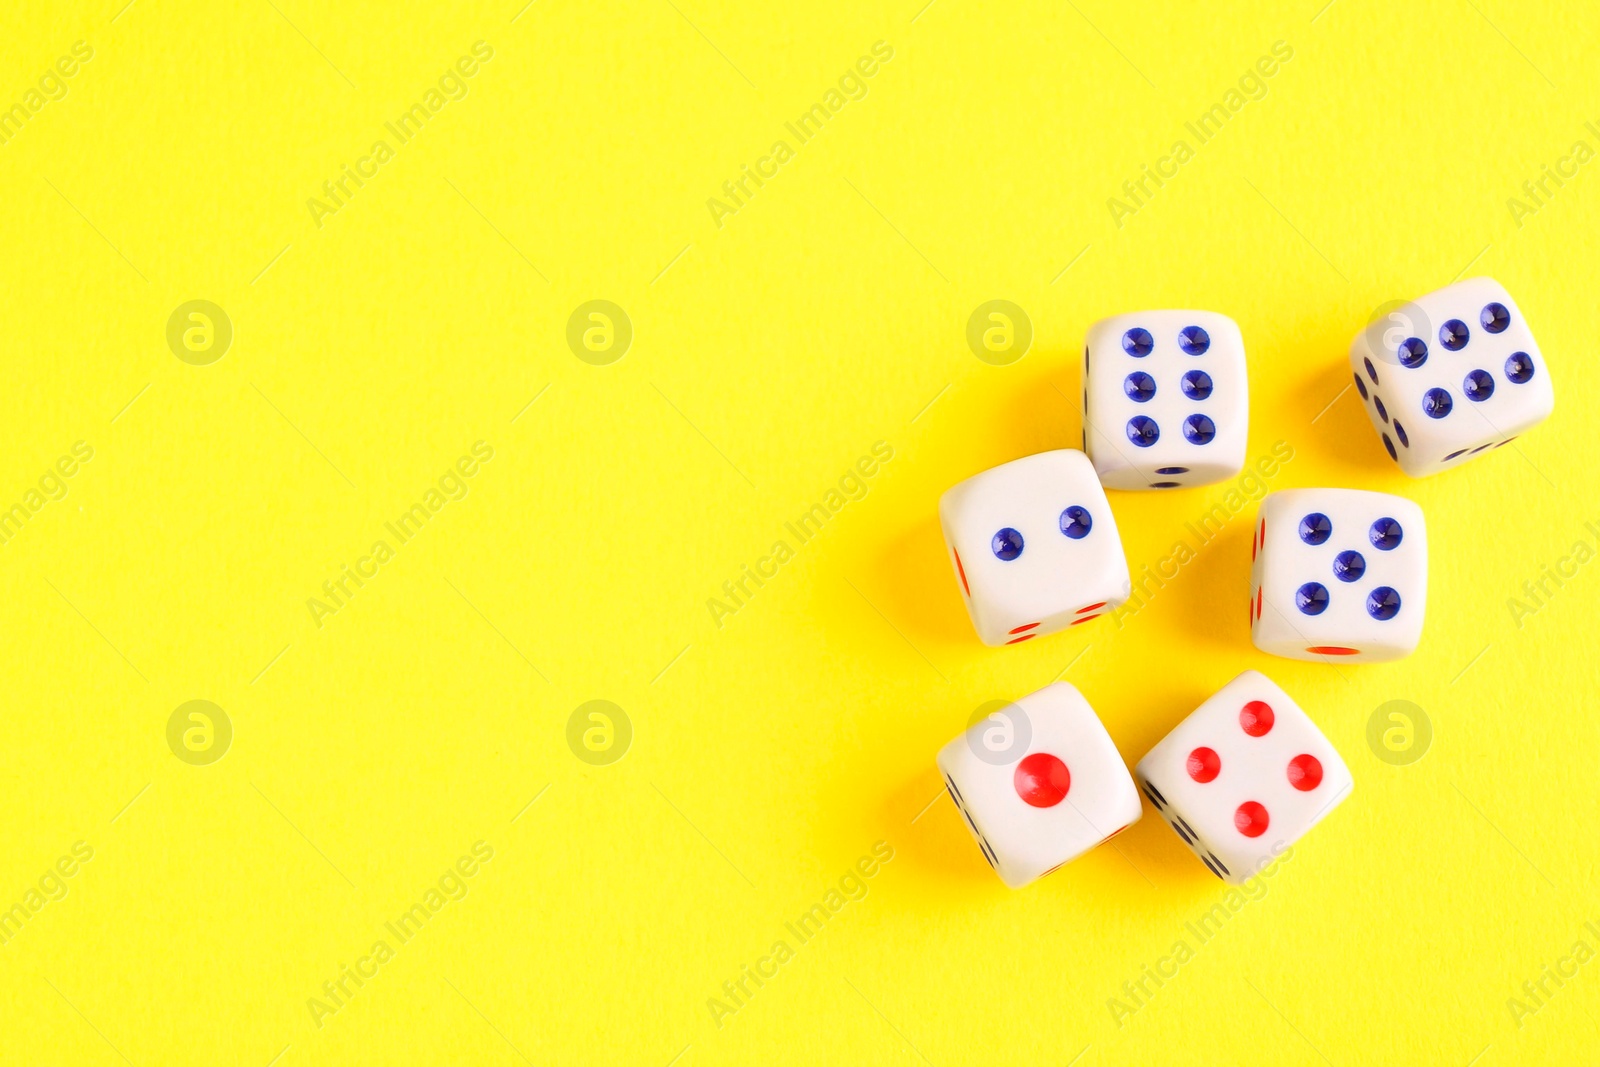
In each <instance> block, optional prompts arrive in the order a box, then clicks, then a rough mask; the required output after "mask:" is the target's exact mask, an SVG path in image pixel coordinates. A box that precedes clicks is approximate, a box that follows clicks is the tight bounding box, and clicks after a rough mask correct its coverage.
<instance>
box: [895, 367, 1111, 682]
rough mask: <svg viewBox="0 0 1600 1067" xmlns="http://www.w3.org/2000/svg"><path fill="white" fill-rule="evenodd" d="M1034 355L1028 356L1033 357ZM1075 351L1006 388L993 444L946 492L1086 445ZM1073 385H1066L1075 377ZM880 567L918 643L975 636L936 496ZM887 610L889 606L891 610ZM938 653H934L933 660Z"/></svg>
mask: <svg viewBox="0 0 1600 1067" xmlns="http://www.w3.org/2000/svg"><path fill="white" fill-rule="evenodd" d="M1031 358H1033V357H1030V359H1031ZM1074 358H1075V357H1074V356H1073V355H1072V353H1070V352H1067V353H1059V352H1052V353H1050V354H1049V355H1048V356H1047V357H1046V358H1045V359H1043V360H1041V364H1040V365H1041V369H1040V370H1039V371H1038V372H1036V373H1034V374H1032V375H1031V376H1030V377H1028V378H1027V379H1026V380H1024V381H1022V382H1021V383H1020V384H1018V385H1017V386H1016V387H1015V388H1012V389H1009V390H1008V391H1007V393H1006V400H1005V404H1004V415H1003V417H1002V418H1001V419H1000V420H999V424H998V425H997V426H995V427H994V432H993V433H992V434H989V435H986V440H987V441H988V444H987V446H986V447H984V448H983V449H982V450H981V451H978V452H976V453H975V454H974V456H973V457H972V458H971V460H970V461H969V462H963V463H961V464H959V465H958V466H957V467H956V468H955V471H954V473H953V474H952V476H951V478H950V482H949V484H948V485H945V486H942V487H941V489H940V492H941V493H942V492H943V491H944V489H948V488H949V487H950V486H953V485H956V484H958V483H959V482H961V481H964V480H965V479H967V478H970V477H972V476H973V475H976V474H979V473H981V472H983V471H985V470H988V469H990V468H992V467H996V466H999V465H1000V464H1002V463H1009V462H1010V461H1011V460H1014V459H1021V458H1023V457H1024V456H1031V455H1034V454H1035V453H1038V452H1048V451H1052V450H1055V449H1062V448H1071V449H1076V448H1078V447H1079V446H1080V444H1081V443H1082V412H1081V411H1080V409H1079V407H1078V401H1077V400H1075V399H1073V397H1074V396H1075V392H1074V390H1076V389H1078V388H1080V385H1079V375H1078V374H1077V373H1076V372H1075V370H1074V363H1073V361H1074ZM1069 380H1070V382H1071V384H1070V385H1068V384H1063V383H1064V382H1067V381H1069ZM876 562H877V573H878V577H879V580H880V582H881V584H882V586H883V587H884V588H885V589H886V590H887V591H888V593H889V595H890V597H891V598H892V599H891V603H892V605H893V608H894V610H892V611H889V614H890V615H891V616H892V617H893V618H894V619H895V620H896V622H897V624H900V625H903V626H905V627H906V629H907V631H908V633H909V634H910V635H911V638H912V640H913V641H914V642H916V643H918V644H921V643H922V641H923V640H928V641H931V642H933V643H934V644H935V645H965V644H968V643H970V642H971V641H973V640H975V637H974V635H973V632H972V624H971V622H970V621H969V619H968V617H967V613H966V609H965V605H964V603H963V602H962V599H961V589H960V583H959V579H958V578H957V577H956V574H955V569H954V565H953V563H952V561H951V559H950V553H949V550H948V548H947V547H946V546H945V543H944V534H943V532H942V531H941V530H940V528H939V501H938V497H937V496H935V497H933V498H932V499H931V500H929V501H928V507H927V509H926V511H925V513H924V514H923V515H922V516H921V518H920V519H919V521H918V522H917V523H916V524H915V525H914V526H912V527H910V528H908V529H906V530H905V531H904V532H903V533H902V534H901V536H899V537H897V538H895V539H894V540H893V541H892V542H890V543H889V544H888V545H887V546H885V548H884V550H883V552H882V553H881V554H880V555H879V557H878V559H877V561H876ZM886 610H888V609H886ZM938 658H939V657H937V656H935V657H934V659H935V661H937V660H938Z"/></svg>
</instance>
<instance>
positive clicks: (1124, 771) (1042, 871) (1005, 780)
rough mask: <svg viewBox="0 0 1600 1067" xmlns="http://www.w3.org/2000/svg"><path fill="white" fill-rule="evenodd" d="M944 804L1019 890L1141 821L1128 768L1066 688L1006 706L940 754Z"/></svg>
mask: <svg viewBox="0 0 1600 1067" xmlns="http://www.w3.org/2000/svg"><path fill="white" fill-rule="evenodd" d="M938 762H939V773H940V774H942V775H944V780H945V784H946V785H947V786H948V787H949V789H950V799H951V800H953V801H954V802H955V805H956V808H957V809H958V810H959V811H960V812H961V816H962V818H963V820H964V821H965V822H966V824H967V828H968V829H969V830H971V831H972V836H973V837H974V838H975V839H976V840H977V842H978V849H979V851H981V852H982V853H983V857H984V859H986V860H988V861H989V865H990V866H991V867H993V868H994V869H995V873H996V874H998V875H999V876H1000V880H1001V881H1003V882H1005V884H1006V885H1008V886H1010V887H1011V888H1012V889H1021V888H1022V887H1023V886H1025V885H1027V884H1028V883H1029V882H1031V881H1033V880H1034V879H1035V878H1039V877H1041V876H1043V875H1046V874H1049V873H1050V872H1051V871H1053V870H1055V869H1056V868H1057V867H1059V866H1061V865H1062V864H1063V863H1066V862H1068V861H1069V860H1072V859H1076V858H1077V857H1078V856H1081V855H1082V854H1083V853H1085V852H1087V851H1089V850H1090V849H1091V848H1093V847H1094V846H1096V845H1098V844H1099V843H1100V842H1102V841H1105V840H1107V839H1108V838H1111V837H1114V836H1115V835H1116V834H1118V833H1120V832H1121V831H1122V830H1125V829H1127V827H1128V826H1130V825H1132V824H1133V823H1136V822H1138V821H1139V816H1140V815H1141V814H1143V809H1142V807H1141V805H1140V803H1139V791H1138V790H1137V789H1135V788H1134V785H1133V779H1132V777H1130V776H1129V774H1128V768H1127V767H1126V766H1124V765H1123V762H1122V757H1121V756H1120V755H1119V754H1118V753H1117V747H1116V746H1115V745H1113V744H1112V743H1111V738H1110V736H1109V735H1107V733H1106V728H1105V727H1104V726H1102V725H1101V724H1100V720H1099V718H1098V717H1096V715H1095V713H1094V709H1093V708H1091V707H1090V706H1089V702H1088V701H1087V700H1085V699H1084V698H1083V694H1082V693H1080V692H1078V690H1077V689H1076V688H1075V687H1073V686H1072V685H1069V684H1068V683H1066V682H1056V683H1055V684H1053V685H1047V686H1045V687H1044V688H1043V689H1041V690H1039V691H1038V692H1037V693H1030V694H1029V695H1027V696H1025V697H1023V698H1022V699H1021V700H1018V701H1015V702H1013V703H1011V704H1008V705H1006V706H1005V707H1004V708H1003V709H1001V710H1000V711H997V712H995V713H994V714H993V715H991V716H989V717H988V718H986V719H983V720H981V721H979V722H978V723H976V724H974V725H973V726H972V727H971V728H970V729H968V730H966V731H965V732H963V733H962V734H961V735H960V736H958V737H957V738H956V739H955V740H953V741H951V742H950V743H949V744H947V745H945V746H944V748H942V749H940V750H939V761H938Z"/></svg>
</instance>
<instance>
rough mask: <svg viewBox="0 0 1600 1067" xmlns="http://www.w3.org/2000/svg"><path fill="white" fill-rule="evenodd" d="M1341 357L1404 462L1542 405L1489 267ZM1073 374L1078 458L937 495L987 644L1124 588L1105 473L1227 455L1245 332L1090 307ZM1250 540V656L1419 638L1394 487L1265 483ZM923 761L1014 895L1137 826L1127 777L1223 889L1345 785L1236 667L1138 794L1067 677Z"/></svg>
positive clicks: (1048, 456) (1142, 773)
mask: <svg viewBox="0 0 1600 1067" xmlns="http://www.w3.org/2000/svg"><path fill="white" fill-rule="evenodd" d="M1468 323H1475V325H1472V326H1469V325H1468ZM1435 324H1436V325H1435ZM1350 364H1351V369H1352V371H1353V373H1354V376H1355V387H1356V390H1357V392H1358V393H1359V394H1360V396H1361V399H1362V402H1363V404H1364V405H1365V406H1366V410H1367V412H1368V414H1369V416H1370V417H1371V419H1372V424H1373V426H1374V428H1376V430H1377V431H1378V434H1379V436H1380V438H1381V439H1382V441H1383V444H1384V447H1385V449H1386V450H1387V451H1388V453H1389V455H1390V457H1391V458H1393V459H1394V460H1395V461H1396V462H1397V463H1398V464H1399V465H1400V467H1401V469H1402V470H1404V471H1405V473H1407V474H1409V475H1411V476H1412V477H1419V478H1420V477H1423V476H1425V475H1429V474H1433V473H1436V472H1438V471H1441V470H1444V469H1446V468H1449V467H1453V466H1458V465H1460V463H1461V462H1463V461H1465V460H1466V459H1469V458H1471V457H1472V456H1475V455H1478V454H1479V453H1482V452H1484V451H1486V450H1488V449H1490V448H1492V447H1497V446H1500V445H1504V444H1508V443H1510V441H1511V440H1512V439H1513V438H1515V437H1516V436H1518V435H1519V434H1521V433H1523V432H1524V431H1526V430H1528V429H1530V428H1531V427H1533V426H1534V425H1536V424H1537V423H1539V422H1541V421H1542V420H1543V419H1544V418H1545V417H1547V416H1548V415H1549V414H1550V412H1551V409H1552V408H1553V407H1554V394H1553V392H1552V390H1551V384H1550V376H1549V373H1548V370H1547V368H1546V367H1545V365H1544V360H1543V356H1542V354H1541V353H1540V352H1539V348H1538V346H1537V344H1535V342H1534V339H1533V335H1532V333H1531V332H1530V331H1529V330H1528V328H1527V325H1526V323H1525V322H1524V321H1523V318H1522V314H1521V312H1520V311H1519V310H1518V308H1517V305H1516V303H1515V302H1514V301H1512V299H1511V296H1510V294H1509V293H1507V292H1506V290H1505V288H1504V287H1503V286H1501V285H1500V284H1499V283H1497V282H1495V281H1493V280H1492V279H1489V278H1474V279H1470V280H1468V281H1464V282H1460V283H1457V284H1454V285H1450V286H1447V287H1446V288H1443V289H1440V290H1438V291H1436V292H1433V293H1430V294H1428V295H1427V296H1424V297H1421V298H1420V299H1418V300H1415V301H1412V302H1410V303H1407V304H1402V305H1398V306H1397V307H1395V308H1394V309H1393V310H1391V311H1389V312H1388V313H1387V314H1386V315H1384V316H1382V317H1380V318H1378V319H1377V320H1375V321H1374V322H1372V323H1370V324H1369V325H1368V326H1367V327H1366V328H1365V329H1363V330H1362V331H1361V332H1360V333H1359V334H1357V335H1356V338H1355V340H1354V341H1353V342H1352V343H1351V346H1350ZM1083 375H1084V380H1083V446H1084V447H1083V451H1077V450H1073V449H1062V450H1059V451H1053V452H1041V453H1039V454H1037V455H1033V456H1027V457H1025V458H1023V459H1018V460H1014V461H1012V462H1010V463H1005V464H1002V465H1000V466H998V467H994V468H992V469H990V470H988V471H985V472H983V473H982V474H978V475H976V476H974V477H972V478H969V479H967V480H966V481H964V482H962V483H961V484H959V485H957V486H955V487H954V488H952V489H950V490H949V491H947V492H946V493H945V494H944V495H943V497H941V498H940V501H939V519H940V525H941V527H942V528H943V531H944V538H945V543H946V545H947V546H948V548H949V550H950V556H951V563H952V565H953V567H954V570H955V575H956V579H957V581H958V583H959V585H960V589H961V595H962V598H963V600H964V601H965V603H966V606H967V611H968V614H969V615H970V616H971V618H972V624H973V627H974V628H975V629H976V630H977V632H978V636H979V638H981V639H982V640H983V642H984V643H985V644H988V645H1015V644H1020V643H1022V642H1024V641H1028V640H1031V639H1033V638H1035V637H1038V636H1040V635H1042V634H1048V633H1053V632H1055V631H1057V630H1062V629H1066V628H1068V627H1072V626H1079V625H1082V624H1084V623H1086V622H1089V621H1090V620H1092V619H1095V618H1098V617H1099V616H1100V615H1102V614H1104V613H1106V612H1108V611H1112V610H1115V609H1116V608H1117V607H1118V606H1119V605H1121V604H1122V603H1123V602H1125V601H1126V600H1127V599H1128V596H1129V594H1130V592H1131V583H1130V581H1129V575H1128V565H1127V561H1126V559H1125V558H1124V555H1123V551H1122V542H1121V540H1120V538H1119V537H1118V534H1117V526H1116V522H1115V520H1114V519H1113V517H1112V514H1111V508H1110V504H1109V503H1108V502H1107V500H1106V494H1105V489H1108V488H1109V489H1171V488H1177V487H1180V486H1194V485H1204V484H1207V483H1211V482H1216V481H1220V480H1222V479H1224V478H1231V477H1233V476H1235V475H1237V474H1238V473H1239V471H1240V470H1241V468H1242V467H1243V465H1244V459H1245V438H1246V426H1247V421H1248V418H1247V417H1248V402H1247V399H1246V375H1245V354H1244V341H1243V339H1242V337H1241V336H1240V332H1239V327H1238V325H1237V324H1236V323H1235V322H1234V321H1233V320H1232V319H1230V318H1228V317H1227V316H1225V315H1221V314H1217V313H1215V312H1205V311H1148V312H1135V313H1132V314H1127V315H1117V316H1114V317H1112V318H1109V319H1104V320H1102V321H1100V322H1098V323H1096V324H1094V325H1093V326H1092V327H1090V329H1089V334H1088V339H1087V343H1086V344H1085V347H1084V365H1083ZM1397 442H1398V447H1397ZM1250 554H1251V560H1252V566H1251V574H1250V602H1249V612H1250V629H1251V640H1252V641H1253V642H1254V643H1255V645H1256V647H1258V648H1260V649H1261V650H1262V651H1264V652H1269V653H1272V654H1274V655H1278V656H1285V657H1289V658H1293V659H1303V660H1312V661H1319V662H1380V661H1383V660H1392V659H1398V658H1400V657H1402V656H1405V655H1408V654H1409V653H1410V652H1411V651H1412V650H1413V649H1415V648H1416V646H1417V642H1418V640H1419V639H1420V638H1421V636H1422V622H1423V616H1424V613H1425V608H1426V601H1427V571H1428V547H1427V530H1426V527H1425V525H1424V523H1423V517H1422V509H1421V508H1420V507H1418V506H1417V505H1416V503H1414V502H1413V501H1410V500H1407V499H1405V498H1404V497H1399V496H1393V495H1390V494H1387V493H1376V492H1367V491H1363V490H1357V489H1293V490H1286V491H1281V492H1275V493H1271V494H1269V495H1268V496H1267V497H1266V498H1265V499H1264V500H1263V501H1262V504H1261V509H1260V513H1259V517H1258V519H1257V521H1256V522H1255V523H1254V524H1253V526H1252V530H1251V538H1250ZM938 763H939V769H940V771H941V772H942V774H943V775H944V779H945V783H946V785H947V786H948V787H949V792H950V797H951V799H952V800H953V801H954V802H955V804H956V807H957V808H958V809H959V810H960V812H961V813H962V815H963V816H964V817H965V820H966V822H967V825H968V827H969V829H971V831H972V833H973V836H974V837H975V838H976V839H977V842H978V847H979V849H980V850H981V851H982V852H983V855H984V858H985V859H987V860H988V861H989V863H990V864H991V866H993V867H994V868H995V870H996V871H997V872H998V873H999V875H1000V877H1001V879H1002V880H1003V881H1004V882H1005V883H1006V884H1007V885H1009V886H1011V887H1012V888H1018V887H1021V886H1023V885H1026V884H1027V883H1029V882H1031V881H1033V880H1034V879H1036V878H1038V877H1040V876H1041V875H1044V874H1048V873H1049V872H1050V871H1053V870H1055V869H1056V868H1057V867H1059V866H1061V865H1062V864H1063V863H1066V862H1067V861H1069V860H1071V859H1073V858H1075V857H1077V856H1078V855H1080V854H1082V853H1083V852H1086V851H1087V850H1089V849H1090V848H1093V847H1094V846H1095V845H1097V844H1099V843H1100V842H1102V841H1105V840H1107V839H1109V838H1110V837H1113V836H1115V835H1116V834H1117V833H1120V832H1121V831H1122V830H1124V829H1126V828H1127V827H1128V826H1129V825H1130V824H1132V823H1134V822H1136V821H1137V820H1138V819H1139V817H1140V815H1141V814H1142V811H1143V807H1142V804H1141V802H1140V800H1139V792H1140V790H1142V791H1143V793H1144V795H1145V796H1146V797H1148V798H1149V799H1150V802H1151V803H1152V804H1153V805H1155V807H1156V810H1157V811H1159V812H1160V813H1161V815H1162V816H1163V817H1164V818H1165V819H1166V820H1167V822H1168V824H1169V825H1171V827H1172V828H1173V830H1174V831H1175V832H1176V833H1177V834H1178V836H1179V837H1180V838H1182V839H1183V842H1184V843H1185V844H1186V845H1188V846H1189V847H1190V848H1191V849H1192V850H1194V852H1195V854H1196V855H1198V856H1199V857H1200V858H1201V860H1202V861H1203V862H1204V863H1205V864H1206V866H1207V867H1208V868H1210V870H1211V871H1212V873H1213V874H1215V875H1217V877H1219V878H1222V879H1223V880H1224V881H1227V882H1231V883H1234V884H1237V883H1239V882H1242V881H1244V880H1245V879H1246V878H1248V877H1250V876H1251V875H1253V874H1255V873H1256V872H1257V871H1259V870H1260V869H1261V868H1262V867H1263V866H1265V865H1266V864H1268V863H1270V862H1271V861H1272V860H1273V859H1274V858H1275V857H1276V856H1277V855H1279V854H1281V853H1282V852H1283V851H1285V850H1287V849H1288V848H1289V847H1290V846H1292V845H1293V844H1294V842H1295V841H1296V840H1298V839H1299V838H1300V837H1301V836H1302V835H1303V834H1305V833H1306V831H1308V830H1310V829H1311V827H1312V826H1314V825H1315V824H1316V823H1317V821H1318V820H1320V819H1321V818H1322V817H1323V816H1325V815H1326V814H1327V813H1328V812H1329V811H1331V810H1332V808H1333V807H1334V806H1335V805H1336V804H1338V803H1339V802H1340V801H1341V800H1343V799H1344V797H1345V796H1346V795H1347V794H1348V793H1349V791H1350V788H1351V784H1352V782H1351V777H1350V772H1349V769H1348V768H1347V767H1346V766H1345V764H1344V761H1343V760H1342V759H1340V757H1339V753H1338V752H1337V751H1336V750H1335V749H1334V748H1333V746H1332V744H1330V743H1329V742H1328V739H1327V738H1326V737H1324V736H1323V734H1322V732H1321V731H1320V730H1318V729H1317V727H1316V725H1315V724H1314V723H1313V722H1312V721H1311V719H1310V718H1309V717H1308V716H1307V715H1306V714H1305V712H1304V711H1302V710H1301V709H1300V708H1299V707H1298V706H1297V705H1296V704H1295V703H1294V701H1293V700H1291V699H1290V698H1289V696H1288V695H1287V694H1286V693H1284V692H1283V690H1282V689H1279V688H1278V687H1277V686H1276V685H1274V684H1273V683H1272V682H1271V681H1270V680H1269V679H1268V678H1266V677H1265V676H1264V675H1262V674H1260V673H1258V672H1256V671H1246V672H1245V673H1243V674H1241V675H1239V677H1237V678H1235V679H1234V680H1233V681H1231V682H1229V683H1228V684H1227V685H1226V686H1224V687H1223V688H1222V689H1221V690H1219V691H1218V692H1217V693H1216V694H1214V695H1213V696H1212V697H1211V698H1210V699H1208V700H1207V701H1206V702H1205V703H1203V704H1202V705H1200V707H1199V708H1198V709H1196V710H1195V711H1194V712H1193V713H1192V714H1190V715H1189V716H1188V717H1187V718H1185V719H1184V720H1183V721H1182V722H1181V723H1179V724H1178V725H1177V727H1175V728H1174V729H1173V730H1172V732H1171V733H1169V734H1168V735H1167V736H1166V737H1165V738H1164V739H1163V740H1162V741H1161V742H1160V743H1159V744H1157V745H1156V747H1155V748H1153V749H1151V750H1150V752H1149V753H1148V754H1147V755H1146V756H1145V757H1144V758H1143V759H1142V760H1140V761H1139V764H1138V766H1137V767H1136V768H1135V774H1136V775H1137V777H1138V779H1139V786H1138V787H1137V788H1136V787H1135V785H1134V781H1133V778H1132V777H1130V776H1129V774H1128V771H1127V768H1126V767H1125V766H1124V765H1123V763H1122V759H1121V757H1120V756H1119V755H1118V753H1117V749H1116V746H1115V745H1113V744H1112V742H1111V738H1110V737H1109V736H1108V735H1107V733H1106V730H1105V727H1104V726H1103V725H1102V724H1101V723H1100V720H1099V718H1098V717H1097V716H1096V715H1095V713H1094V710H1093V709H1092V708H1091V707H1090V706H1089V704H1088V702H1087V701H1086V700H1084V698H1083V696H1082V695H1081V694H1080V693H1079V692H1078V690H1077V689H1075V688H1074V687H1073V686H1071V685H1069V684H1067V683H1065V682H1058V683H1055V684H1053V685H1050V686H1047V687H1045V688H1044V689H1041V690H1040V691H1038V692H1037V693H1033V694H1030V695H1029V696H1026V697H1023V698H1022V699H1020V700H1018V701H1015V702H1013V703H1012V704H1010V705H1008V706H1007V707H1006V708H1005V709H1004V710H1003V711H1001V712H998V713H997V714H996V716H992V717H990V718H987V719H983V720H980V721H979V722H977V723H975V724H974V725H973V726H972V727H971V728H970V729H968V730H967V731H966V732H965V733H964V734H962V735H961V736H960V737H957V738H956V739H955V740H953V741H951V742H950V743H949V744H948V745H946V746H945V747H944V748H943V749H942V750H941V751H940V753H939V760H938Z"/></svg>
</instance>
